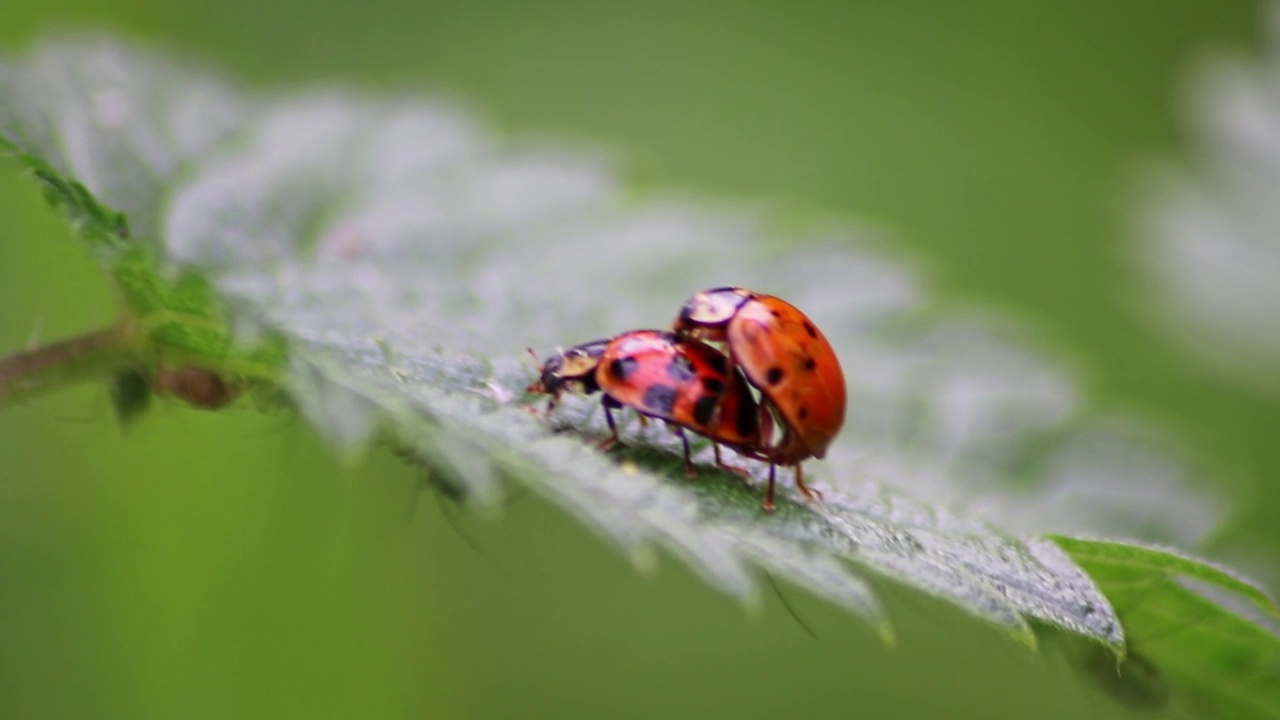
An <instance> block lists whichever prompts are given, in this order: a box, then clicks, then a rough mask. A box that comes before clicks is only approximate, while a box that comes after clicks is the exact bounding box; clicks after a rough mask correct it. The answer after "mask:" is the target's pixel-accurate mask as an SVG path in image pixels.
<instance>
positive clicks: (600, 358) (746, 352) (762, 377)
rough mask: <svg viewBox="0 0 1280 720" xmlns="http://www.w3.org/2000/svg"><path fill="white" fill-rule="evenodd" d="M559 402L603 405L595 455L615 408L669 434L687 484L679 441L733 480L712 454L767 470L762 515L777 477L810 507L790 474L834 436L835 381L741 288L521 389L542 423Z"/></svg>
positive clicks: (796, 316)
mask: <svg viewBox="0 0 1280 720" xmlns="http://www.w3.org/2000/svg"><path fill="white" fill-rule="evenodd" d="M709 342H711V343H719V344H721V345H722V346H723V348H724V351H723V352H722V351H721V350H719V349H717V348H716V347H715V346H713V345H710V344H708V343H709ZM752 387H754V388H755V389H756V390H757V391H759V400H757V399H756V395H755V394H753V393H752V391H751V388H752ZM566 390H579V391H581V392H584V393H588V394H589V393H594V392H597V391H598V392H601V393H603V396H604V397H603V400H602V404H603V405H604V413H605V420H606V421H607V422H608V423H609V430H610V431H611V434H610V436H609V437H608V438H606V439H605V440H604V441H603V442H601V443H600V447H601V448H607V447H609V446H611V445H613V444H614V443H616V442H617V441H618V428H617V425H616V424H615V423H614V419H613V411H614V410H617V409H620V408H622V407H624V406H625V407H629V408H632V409H633V410H635V411H636V412H638V413H640V415H641V417H651V418H656V419H659V420H663V421H665V422H666V423H667V424H668V425H670V426H671V427H672V428H673V429H674V430H675V432H676V434H677V435H678V436H679V437H680V439H681V441H682V442H683V443H684V460H685V470H686V472H687V473H688V474H689V476H690V477H694V475H695V473H694V469H693V462H692V461H691V460H690V457H689V439H688V437H687V436H686V435H685V433H684V431H685V430H686V429H688V430H692V431H693V432H696V433H698V434H699V435H702V436H704V437H706V438H708V439H709V440H711V446H712V448H714V450H715V459H716V465H717V466H718V467H722V468H725V469H727V470H732V471H734V472H738V473H744V472H745V471H743V470H741V469H740V468H735V467H732V466H730V465H726V464H725V463H724V462H723V461H722V460H721V458H720V446H721V445H725V446H727V447H729V448H731V449H733V450H735V451H736V452H737V453H738V454H739V455H742V456H743V457H747V458H751V459H754V460H761V461H764V462H767V463H769V489H768V493H767V494H766V496H765V501H764V507H765V509H766V510H773V507H774V505H773V494H774V479H775V475H776V469H777V466H778V465H784V466H791V467H793V468H795V477H796V487H797V488H799V489H800V492H802V493H804V494H805V496H806V497H808V498H811V499H813V498H816V497H817V493H816V492H815V491H813V490H810V489H809V488H808V487H807V486H806V485H805V484H804V471H803V469H802V467H801V465H800V463H802V462H803V461H804V460H806V459H807V458H810V457H816V458H822V457H823V456H824V455H826V453H827V447H828V446H830V445H831V441H832V440H833V439H834V438H835V436H836V434H837V433H838V432H840V427H841V425H843V424H844V410H845V387H844V373H843V372H842V371H841V370H840V362H839V361H838V360H837V359H836V354H835V351H834V350H832V349H831V344H830V343H828V342H827V339H826V337H824V336H823V335H822V332H821V331H820V330H818V328H817V326H815V325H814V324H813V322H812V321H810V320H809V318H807V317H805V315H804V313H802V312H800V311H799V310H797V309H796V308H795V307H794V306H792V305H791V304H789V303H787V302H785V301H783V300H781V299H779V298H776V297H773V296H771V295H763V294H761V293H757V292H753V291H751V290H747V289H744V288H735V287H723V288H715V289H712V290H707V291H705V292H700V293H698V294H697V295H694V296H693V297H691V298H689V301H688V302H686V303H685V305H684V307H683V308H681V310H680V315H679V316H678V317H677V318H676V321H675V324H674V327H673V328H672V331H671V332H666V331H662V330H632V331H630V332H625V333H622V334H621V335H618V336H617V337H614V338H609V339H605V340H596V341H593V342H589V343H584V344H582V345H577V346H575V347H571V348H569V349H567V350H564V351H562V352H560V353H559V354H558V355H556V356H555V357H553V358H551V359H549V360H547V362H546V363H545V364H544V365H543V366H542V374H541V376H540V377H539V379H538V380H537V381H536V382H534V383H533V384H532V385H530V386H529V388H528V392H531V393H540V394H546V395H550V396H551V400H550V401H549V402H548V404H547V410H548V411H550V410H551V409H552V408H554V407H555V404H556V400H557V399H559V397H560V395H561V393H563V392H565V391H566ZM775 427H776V428H777V429H779V430H780V431H781V435H780V436H778V437H776V438H775V432H774V430H775Z"/></svg>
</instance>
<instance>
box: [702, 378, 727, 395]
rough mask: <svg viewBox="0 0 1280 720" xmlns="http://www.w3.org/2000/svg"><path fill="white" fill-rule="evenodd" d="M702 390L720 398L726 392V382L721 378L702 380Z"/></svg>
mask: <svg viewBox="0 0 1280 720" xmlns="http://www.w3.org/2000/svg"><path fill="white" fill-rule="evenodd" d="M702 389H703V390H706V391H707V392H709V393H711V394H712V395H715V396H717V397H718V396H719V395H720V393H722V392H724V382H723V381H721V380H720V378H713V377H707V378H702Z"/></svg>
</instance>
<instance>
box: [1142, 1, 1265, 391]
mask: <svg viewBox="0 0 1280 720" xmlns="http://www.w3.org/2000/svg"><path fill="white" fill-rule="evenodd" d="M1270 11H1271V13H1272V14H1273V15H1274V16H1275V19H1280V10H1278V9H1277V6H1276V5H1275V4H1274V3H1272V4H1271V7H1270ZM1271 30H1272V32H1271V38H1270V41H1271V44H1272V45H1273V46H1274V45H1275V44H1276V43H1277V42H1278V41H1280V22H1276V21H1275V20H1273V22H1272V28H1271ZM1277 79H1280V61H1278V60H1277V57H1276V55H1275V53H1269V54H1264V55H1263V56H1261V57H1259V58H1243V57H1227V56H1221V57H1217V58H1215V59H1214V60H1213V61H1212V62H1209V63H1204V64H1203V67H1202V68H1201V69H1200V72H1199V75H1198V77H1197V82H1196V83H1195V84H1194V88H1193V91H1194V92H1193V98H1194V100H1195V103H1194V108H1193V110H1194V111H1195V112H1194V115H1195V118H1194V119H1195V121H1196V130H1197V131H1198V133H1197V134H1198V138H1197V146H1196V148H1195V150H1196V151H1197V152H1196V157H1195V158H1194V162H1193V164H1192V165H1191V167H1190V168H1189V169H1181V168H1179V169H1176V170H1174V169H1170V170H1168V171H1166V172H1165V173H1164V174H1163V175H1161V176H1158V177H1157V178H1156V179H1155V180H1154V181H1153V182H1151V189H1150V191H1149V193H1148V195H1149V197H1148V199H1147V202H1146V204H1145V206H1144V207H1143V208H1142V212H1141V214H1140V217H1139V222H1140V228H1141V230H1140V232H1139V237H1138V240H1139V242H1138V243H1136V248H1135V251H1136V252H1135V254H1136V260H1137V263H1138V265H1139V266H1140V267H1141V268H1142V269H1143V271H1144V272H1145V274H1146V275H1147V277H1148V285H1149V290H1150V292H1149V294H1150V298H1149V302H1148V309H1149V315H1150V316H1151V318H1152V319H1153V320H1154V321H1155V322H1157V323H1158V324H1159V325H1161V326H1162V327H1163V328H1164V329H1166V330H1167V331H1168V332H1169V333H1170V334H1171V335H1173V336H1174V337H1175V338H1176V339H1178V340H1181V341H1183V343H1184V345H1185V347H1187V349H1189V350H1190V351H1192V352H1193V353H1194V354H1195V355H1197V356H1198V357H1200V358H1201V359H1203V360H1204V361H1206V362H1207V363H1208V364H1209V365H1210V366H1211V367H1214V368H1216V369H1217V370H1219V371H1220V372H1222V373H1224V374H1225V375H1227V376H1229V377H1234V378H1236V379H1238V380H1241V381H1244V382H1246V383H1248V384H1249V385H1251V386H1253V387H1257V388H1260V389H1263V390H1267V391H1270V392H1272V393H1276V392H1280V381H1278V380H1277V379H1278V378H1280V214H1277V212H1276V203H1275V197H1276V192H1277V190H1280V96H1278V95H1277V92H1276V87H1277Z"/></svg>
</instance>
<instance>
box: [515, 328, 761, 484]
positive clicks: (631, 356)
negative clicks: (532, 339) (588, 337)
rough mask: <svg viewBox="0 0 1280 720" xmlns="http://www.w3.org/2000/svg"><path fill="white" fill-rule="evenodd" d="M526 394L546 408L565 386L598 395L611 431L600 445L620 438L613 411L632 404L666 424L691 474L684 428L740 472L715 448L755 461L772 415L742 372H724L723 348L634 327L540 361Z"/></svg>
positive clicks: (727, 366)
mask: <svg viewBox="0 0 1280 720" xmlns="http://www.w3.org/2000/svg"><path fill="white" fill-rule="evenodd" d="M527 391H528V392H531V393H538V394H546V395H550V396H551V399H550V401H549V402H548V403H547V410H548V411H550V410H551V409H553V408H554V407H555V405H556V402H557V400H558V399H559V398H560V395H561V394H562V393H564V392H566V391H579V392H583V393H586V394H591V393H595V392H600V393H602V394H603V398H602V400H601V404H602V405H603V406H604V413H605V420H606V421H607V422H608V424H609V431H610V435H609V437H608V438H606V439H605V440H603V441H602V442H601V443H600V447H601V448H602V449H603V448H607V447H610V446H612V445H613V444H614V443H616V442H617V441H618V427H617V425H616V424H615V422H614V419H613V411H614V410H618V409H621V408H623V407H629V408H631V409H633V410H635V411H636V412H637V413H639V414H640V415H641V416H642V417H651V418H656V419H658V420H663V421H665V422H667V423H668V424H669V425H670V426H671V427H673V428H674V429H675V431H676V434H677V435H678V436H679V437H680V440H681V441H682V442H683V444H684V459H685V471H686V473H687V474H688V475H689V477H691V478H692V477H694V476H695V475H696V473H695V471H694V468H693V462H692V460H691V459H690V453H689V439H688V437H687V436H686V435H685V433H684V430H685V429H688V430H692V431H693V432H696V433H698V434H699V435H703V436H705V437H707V438H708V439H710V440H711V442H712V447H714V448H715V458H716V465H717V466H719V467H722V468H725V469H728V470H732V471H734V472H739V473H741V472H743V471H742V470H741V469H739V468H735V467H732V466H729V465H726V464H724V462H723V461H722V460H721V458H720V446H721V445H726V446H728V447H730V448H732V449H734V450H737V451H739V452H740V453H742V454H744V455H747V456H748V457H754V458H759V455H758V454H757V452H756V448H758V447H759V445H760V441H761V437H762V435H763V434H764V433H768V434H772V425H771V422H772V421H771V418H770V417H769V414H768V413H764V412H761V409H760V406H759V404H758V403H757V402H756V399H755V397H754V396H753V395H752V394H751V390H750V389H749V387H748V385H747V382H746V379H745V378H744V377H743V376H742V373H741V372H739V371H737V370H733V371H730V370H729V362H728V360H727V358H725V356H724V354H723V353H721V352H720V351H719V350H717V349H715V348H714V347H712V346H710V345H708V344H706V343H704V342H702V341H700V340H696V339H692V338H688V339H682V338H679V337H677V336H676V335H674V334H672V333H670V332H666V331H662V330H633V331H631V332H626V333H623V334H621V335H618V336H617V337H614V338H608V339H603V340H596V341H593V342H589V343H584V344H582V345H577V346H575V347H571V348H569V349H567V350H564V351H562V352H560V353H559V354H557V355H556V356H555V357H552V358H550V359H548V360H547V361H546V363H544V364H543V366H542V370H541V375H540V377H539V378H538V380H537V381H535V382H534V383H533V384H532V385H530V386H529V387H528V388H527ZM762 421H763V423H764V425H763V426H762Z"/></svg>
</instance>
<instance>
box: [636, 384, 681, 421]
mask: <svg viewBox="0 0 1280 720" xmlns="http://www.w3.org/2000/svg"><path fill="white" fill-rule="evenodd" d="M640 403H641V404H642V405H644V407H645V409H646V410H648V411H649V412H651V413H654V414H655V415H660V416H662V417H671V408H673V407H674V406H675V404H676V389H675V388H674V387H672V386H671V385H651V386H650V387H649V389H648V390H645V391H644V397H643V398H641V399H640Z"/></svg>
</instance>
